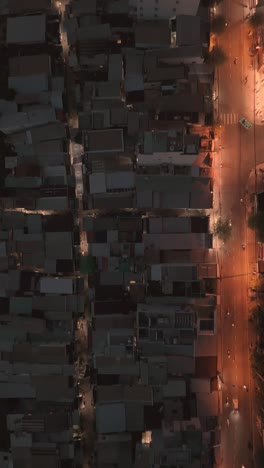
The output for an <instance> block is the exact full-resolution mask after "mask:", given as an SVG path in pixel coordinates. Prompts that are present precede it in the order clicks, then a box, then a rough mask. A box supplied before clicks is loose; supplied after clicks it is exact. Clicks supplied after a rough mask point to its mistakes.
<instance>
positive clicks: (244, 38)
mask: <svg viewBox="0 0 264 468" xmlns="http://www.w3.org/2000/svg"><path fill="white" fill-rule="evenodd" d="M245 3H246V2H245ZM217 13H220V14H224V15H225V18H226V20H227V23H228V26H227V28H226V31H225V32H224V34H223V35H222V36H221V37H220V38H219V39H218V42H219V43H220V45H221V46H222V47H223V48H224V50H225V52H226V54H227V55H228V61H227V62H226V63H225V64H224V65H222V66H221V67H219V68H218V70H217V74H218V75H217V76H218V80H217V83H216V89H215V96H216V98H217V99H216V101H215V107H217V113H218V116H219V118H220V120H221V122H222V123H223V131H222V133H221V135H220V137H219V141H218V142H217V144H216V150H217V151H216V158H215V179H216V189H215V210H214V216H215V217H219V216H221V217H222V218H226V219H231V222H232V234H231V238H230V240H229V241H228V242H226V244H224V245H218V247H219V260H220V276H221V278H220V289H221V291H220V294H221V317H220V321H219V326H220V333H219V358H220V359H219V361H220V364H219V366H220V369H219V371H220V375H221V378H222V380H223V383H222V384H221V387H222V392H221V393H222V407H223V414H222V422H221V426H222V458H223V462H222V467H224V468H241V467H242V466H243V465H244V466H245V467H246V468H251V467H253V466H254V465H253V451H252V448H251V447H250V445H249V443H250V444H252V442H253V443H254V444H256V443H257V438H258V436H257V434H256V432H257V431H256V424H255V421H256V418H255V413H254V388H253V385H252V381H251V374H250V363H249V356H250V353H249V347H250V344H251V341H252V339H254V338H253V337H252V331H251V330H250V329H249V323H248V293H247V291H248V284H249V280H250V275H251V273H252V271H251V270H252V265H253V262H254V261H255V239H254V236H253V235H252V234H250V233H249V231H248V229H247V227H246V219H247V211H248V210H249V209H250V206H249V205H250V196H249V194H248V193H246V192H247V186H248V178H249V174H250V171H251V170H253V173H254V171H255V166H256V165H257V164H260V163H261V162H264V142H263V141H262V138H261V133H262V132H263V131H264V129H263V125H264V124H263V123H261V120H262V115H261V111H262V109H261V101H262V100H261V93H262V92H263V90H262V88H261V84H262V81H261V80H262V78H261V76H259V74H258V72H257V71H256V69H255V60H256V59H252V58H251V57H250V56H249V53H248V50H249V47H250V46H251V41H252V39H251V38H250V36H249V35H248V30H249V27H248V24H247V22H246V21H245V16H246V15H247V14H248V13H249V5H245V4H243V2H240V1H236V0H224V1H223V2H222V3H221V5H219V7H218V9H217ZM235 57H237V58H238V61H237V64H235V63H234V59H235ZM252 60H253V62H254V64H253V67H252ZM262 102H264V101H262ZM241 117H245V118H247V119H248V120H250V121H251V122H252V123H253V127H252V128H251V129H250V130H245V129H244V128H242V127H241V126H240V125H239V123H238V120H239V118H241ZM242 244H245V246H246V247H245V249H243V248H242ZM227 311H229V312H228V313H227ZM229 313H230V315H229ZM228 354H229V355H228ZM233 399H238V405H239V411H238V413H234V411H233Z"/></svg>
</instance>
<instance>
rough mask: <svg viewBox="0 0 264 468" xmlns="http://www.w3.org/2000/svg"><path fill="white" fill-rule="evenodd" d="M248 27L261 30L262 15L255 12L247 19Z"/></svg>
mask: <svg viewBox="0 0 264 468" xmlns="http://www.w3.org/2000/svg"><path fill="white" fill-rule="evenodd" d="M248 22H249V24H250V26H251V27H252V28H253V29H258V28H261V26H263V25H264V13H263V12H262V11H256V12H255V13H254V14H253V15H251V16H250V17H249V19H248Z"/></svg>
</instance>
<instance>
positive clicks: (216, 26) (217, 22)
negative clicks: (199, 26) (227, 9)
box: [211, 15, 227, 34]
mask: <svg viewBox="0 0 264 468" xmlns="http://www.w3.org/2000/svg"><path fill="white" fill-rule="evenodd" d="M226 24H227V23H226V19H225V17H224V16H222V15H217V16H215V17H214V18H213V20H212V23H211V31H212V33H214V34H222V33H223V32H224V30H225V29H226Z"/></svg>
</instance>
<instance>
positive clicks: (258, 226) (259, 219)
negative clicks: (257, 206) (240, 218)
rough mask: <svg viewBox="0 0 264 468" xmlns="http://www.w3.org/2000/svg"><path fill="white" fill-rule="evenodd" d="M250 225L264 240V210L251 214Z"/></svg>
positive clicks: (261, 240)
mask: <svg viewBox="0 0 264 468" xmlns="http://www.w3.org/2000/svg"><path fill="white" fill-rule="evenodd" d="M247 224H248V227H249V228H250V229H252V230H253V231H255V233H256V236H257V239H258V240H259V241H260V242H264V211H258V212H257V213H255V214H252V215H250V216H249V218H248V221H247Z"/></svg>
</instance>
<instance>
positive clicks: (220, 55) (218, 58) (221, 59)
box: [205, 46, 227, 66]
mask: <svg viewBox="0 0 264 468" xmlns="http://www.w3.org/2000/svg"><path fill="white" fill-rule="evenodd" d="M205 61H206V62H207V63H209V64H210V65H213V66H219V65H223V64H224V63H225V62H226V61H227V55H226V53H225V51H224V49H222V47H220V46H214V47H213V48H212V50H211V51H209V52H208V54H207V55H206V57H205Z"/></svg>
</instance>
